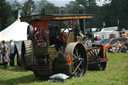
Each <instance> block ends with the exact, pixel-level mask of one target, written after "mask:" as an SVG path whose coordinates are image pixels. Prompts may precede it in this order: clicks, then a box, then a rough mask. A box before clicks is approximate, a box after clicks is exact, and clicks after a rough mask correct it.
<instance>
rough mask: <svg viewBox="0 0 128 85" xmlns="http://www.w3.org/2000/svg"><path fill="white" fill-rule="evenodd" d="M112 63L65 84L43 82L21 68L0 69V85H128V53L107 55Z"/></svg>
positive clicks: (69, 80)
mask: <svg viewBox="0 0 128 85" xmlns="http://www.w3.org/2000/svg"><path fill="white" fill-rule="evenodd" d="M107 56H108V58H109V59H110V61H109V62H108V65H107V68H106V70H105V71H87V73H86V74H85V75H84V76H83V77H81V78H71V79H68V80H67V81H66V82H64V83H54V82H48V81H41V80H38V79H36V78H35V77H34V75H33V73H32V72H31V71H24V70H23V69H22V68H20V67H17V66H15V67H9V69H3V67H2V66H1V67H0V85H128V53H117V54H107Z"/></svg>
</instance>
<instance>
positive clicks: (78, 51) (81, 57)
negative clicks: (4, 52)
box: [65, 42, 87, 77]
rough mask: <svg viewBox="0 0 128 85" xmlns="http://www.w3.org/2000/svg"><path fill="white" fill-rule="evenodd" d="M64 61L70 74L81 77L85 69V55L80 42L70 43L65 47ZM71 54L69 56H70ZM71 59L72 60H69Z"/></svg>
mask: <svg viewBox="0 0 128 85" xmlns="http://www.w3.org/2000/svg"><path fill="white" fill-rule="evenodd" d="M65 54H66V55H67V56H66V63H67V64H69V65H70V67H71V69H70V72H69V73H70V74H72V75H73V76H76V77H81V76H83V75H84V74H85V72H86V70H87V55H86V51H85V48H84V46H83V45H82V44H81V43H78V42H76V43H70V44H68V45H67V47H66V48H65ZM70 56H71V58H70ZM70 61H72V62H70Z"/></svg>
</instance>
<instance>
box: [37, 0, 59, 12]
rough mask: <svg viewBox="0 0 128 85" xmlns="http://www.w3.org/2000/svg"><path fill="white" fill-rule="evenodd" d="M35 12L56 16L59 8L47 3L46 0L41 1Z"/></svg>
mask: <svg viewBox="0 0 128 85" xmlns="http://www.w3.org/2000/svg"><path fill="white" fill-rule="evenodd" d="M36 10H38V11H40V12H41V14H58V13H59V7H57V6H55V5H54V4H52V3H50V2H48V1H47V0H41V1H40V2H38V5H37V6H36Z"/></svg>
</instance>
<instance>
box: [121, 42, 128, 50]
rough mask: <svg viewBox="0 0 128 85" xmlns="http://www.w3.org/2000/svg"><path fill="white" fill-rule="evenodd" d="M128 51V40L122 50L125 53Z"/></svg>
mask: <svg viewBox="0 0 128 85" xmlns="http://www.w3.org/2000/svg"><path fill="white" fill-rule="evenodd" d="M127 50H128V40H127V41H126V43H125V44H124V46H123V48H122V51H123V52H127Z"/></svg>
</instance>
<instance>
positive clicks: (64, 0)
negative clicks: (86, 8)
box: [6, 0, 109, 6]
mask: <svg viewBox="0 0 128 85" xmlns="http://www.w3.org/2000/svg"><path fill="white" fill-rule="evenodd" d="M6 1H9V2H14V1H15V0H6ZM16 1H17V2H21V3H23V2H25V1H27V0H16ZM33 1H39V0H33ZM48 1H49V2H51V3H54V4H55V5H56V6H65V4H68V3H69V2H70V1H75V0H48ZM104 2H105V3H109V2H108V1H104V0H100V2H98V1H97V4H98V5H99V6H102V5H103V4H104Z"/></svg>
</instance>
